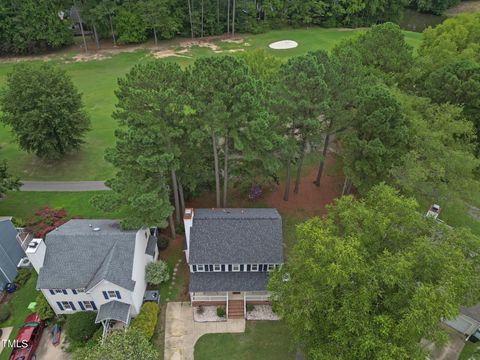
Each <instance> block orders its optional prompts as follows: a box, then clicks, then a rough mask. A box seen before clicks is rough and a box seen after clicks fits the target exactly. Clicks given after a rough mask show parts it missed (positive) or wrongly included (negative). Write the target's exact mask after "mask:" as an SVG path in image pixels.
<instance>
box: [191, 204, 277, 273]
mask: <svg viewBox="0 0 480 360" xmlns="http://www.w3.org/2000/svg"><path fill="white" fill-rule="evenodd" d="M282 262H283V238H282V218H281V217H280V214H279V213H278V211H277V210H276V209H255V208H249V209H195V210H194V215H193V224H192V228H191V230H190V254H189V263H190V264H242V263H282Z"/></svg>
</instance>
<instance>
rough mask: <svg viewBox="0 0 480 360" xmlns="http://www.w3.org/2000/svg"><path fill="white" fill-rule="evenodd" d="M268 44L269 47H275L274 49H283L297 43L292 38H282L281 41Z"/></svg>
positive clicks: (291, 47) (292, 46) (294, 46)
mask: <svg viewBox="0 0 480 360" xmlns="http://www.w3.org/2000/svg"><path fill="white" fill-rule="evenodd" d="M268 46H269V47H270V48H271V49H275V50H285V49H293V48H296V47H297V46H298V43H297V42H296V41H293V40H282V41H277V42H273V43H271V44H270V45H268Z"/></svg>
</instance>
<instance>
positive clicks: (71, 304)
mask: <svg viewBox="0 0 480 360" xmlns="http://www.w3.org/2000/svg"><path fill="white" fill-rule="evenodd" d="M69 303H70V306H71V307H72V310H77V309H75V305H73V302H71V301H69Z"/></svg>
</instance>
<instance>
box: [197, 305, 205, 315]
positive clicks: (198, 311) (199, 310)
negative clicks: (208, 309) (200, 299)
mask: <svg viewBox="0 0 480 360" xmlns="http://www.w3.org/2000/svg"><path fill="white" fill-rule="evenodd" d="M204 312H205V309H204V308H203V306H202V305H200V306H199V307H197V314H198V315H202V314H203V313H204Z"/></svg>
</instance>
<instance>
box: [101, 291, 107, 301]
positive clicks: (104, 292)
mask: <svg viewBox="0 0 480 360" xmlns="http://www.w3.org/2000/svg"><path fill="white" fill-rule="evenodd" d="M102 293H103V297H104V298H105V299H106V300H108V293H107V292H106V291H102Z"/></svg>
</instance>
